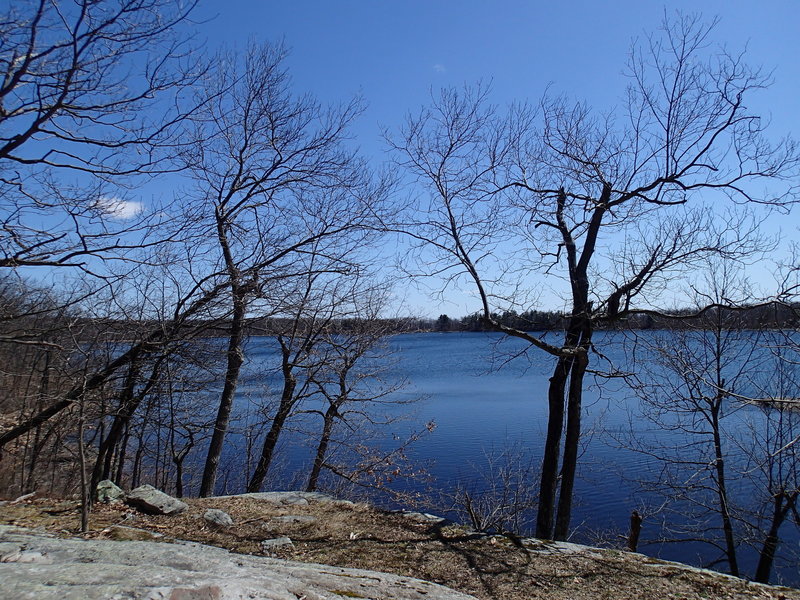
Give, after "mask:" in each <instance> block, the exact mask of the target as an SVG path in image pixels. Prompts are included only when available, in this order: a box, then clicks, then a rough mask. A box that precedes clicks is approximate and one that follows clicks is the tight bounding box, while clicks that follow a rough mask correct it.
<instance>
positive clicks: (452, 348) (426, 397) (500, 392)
mask: <svg viewBox="0 0 800 600" xmlns="http://www.w3.org/2000/svg"><path fill="white" fill-rule="evenodd" d="M639 335H642V336H648V335H651V334H650V333H648V332H639ZM556 339H557V338H555V337H554V338H553V340H554V341H555V340H556ZM595 341H596V345H597V348H598V349H599V350H600V351H602V352H603V353H604V354H605V355H606V357H607V361H608V364H615V365H616V366H617V367H620V368H626V367H629V366H630V365H631V361H632V358H631V352H630V351H631V342H630V340H627V339H626V338H625V337H624V334H622V333H615V332H600V333H598V334H597V335H596V338H595ZM389 347H390V349H391V350H392V352H393V358H392V360H393V361H394V362H393V366H392V368H391V373H390V374H389V375H388V377H389V378H390V379H392V380H395V381H398V380H400V379H405V380H406V381H407V385H406V386H405V387H404V388H403V389H402V390H401V391H399V392H395V395H394V396H393V398H395V399H404V400H414V399H416V401H415V402H414V403H413V404H411V405H404V406H394V405H391V404H390V405H387V406H385V407H383V408H382V410H383V411H384V412H385V413H386V414H390V415H395V416H396V415H399V414H400V413H407V412H409V411H410V412H411V413H412V416H411V417H409V418H408V419H404V420H400V421H398V422H397V423H394V424H393V425H392V426H391V427H389V428H387V429H385V431H384V433H383V434H382V435H383V437H382V438H378V439H377V440H376V441H375V443H376V444H377V445H378V446H379V447H381V446H384V447H386V448H389V447H390V446H391V445H392V444H393V443H396V440H397V439H403V438H404V437H405V436H406V435H408V433H409V432H411V431H416V430H421V429H424V425H425V424H426V423H428V422H429V421H433V422H435V424H436V426H435V429H433V431H432V432H430V433H427V434H425V435H423V436H422V437H421V439H419V440H418V441H416V442H415V443H414V444H412V445H411V446H410V447H409V449H408V452H407V458H408V459H409V461H410V462H412V463H415V464H418V465H421V466H423V467H424V468H425V470H426V472H427V477H425V478H421V479H411V480H408V481H406V480H403V479H397V480H395V481H393V482H392V483H391V485H392V486H396V487H397V489H399V490H401V491H410V492H419V493H424V494H429V493H430V492H431V490H438V491H440V492H444V493H445V495H447V493H452V491H453V490H454V489H455V488H456V487H458V486H462V487H469V488H471V489H472V490H473V491H476V492H479V491H480V490H481V488H482V487H485V485H486V483H485V479H484V478H483V476H482V475H485V473H486V470H487V462H488V461H489V460H491V458H492V457H494V459H495V460H497V457H498V455H499V454H500V453H502V452H503V451H504V450H506V449H512V450H513V454H514V457H513V458H514V460H518V461H521V462H522V463H523V464H525V465H527V464H528V463H531V462H532V463H533V465H534V467H535V466H537V463H538V460H539V458H540V456H541V451H542V445H543V440H544V432H545V427H546V419H547V401H546V389H547V382H548V378H549V375H550V370H551V369H552V364H553V361H552V358H551V357H549V356H547V355H545V354H544V353H543V352H540V351H537V350H535V349H534V350H531V351H530V352H529V353H524V352H522V353H521V351H523V350H524V349H525V346H524V344H523V343H522V342H520V341H519V340H509V339H506V338H505V337H504V336H501V335H499V334H487V333H443V334H437V333H425V334H402V335H397V336H394V337H392V338H391V341H390V342H389ZM520 353H521V354H520ZM514 355H519V356H516V357H515V358H512V356H514ZM275 356H276V352H275V342H274V340H272V339H271V338H253V339H251V340H250V342H249V345H248V347H247V357H248V362H247V367H246V371H245V373H244V376H243V380H242V386H241V389H240V391H239V396H238V402H239V407H240V408H241V407H242V406H244V404H245V399H247V402H252V401H253V399H254V398H256V399H258V397H259V396H261V395H264V394H267V393H268V391H267V390H274V388H275V386H276V385H277V383H278V381H277V380H276V379H275V376H274V375H270V374H268V373H267V372H266V371H265V367H270V368H271V367H272V366H273V364H272V361H273V360H274V359H275ZM592 360H593V361H594V362H593V364H594V366H603V365H605V364H606V361H605V360H599V359H598V358H597V357H593V359H592ZM586 383H587V389H586V391H585V394H584V417H583V429H584V431H585V432H586V436H585V442H584V452H583V454H582V456H581V458H580V465H579V477H578V480H577V482H576V488H575V506H574V509H573V517H572V524H573V527H574V528H575V534H574V537H573V539H574V541H578V542H586V543H598V541H600V540H602V539H606V540H608V539H610V538H617V537H618V536H620V535H624V534H625V533H626V532H627V529H628V523H629V519H630V514H631V511H632V510H634V509H637V510H639V511H640V512H642V513H643V514H645V521H644V524H643V530H642V536H641V540H640V546H639V549H640V551H642V552H644V553H646V554H650V555H654V556H661V557H662V558H666V559H670V560H680V561H684V562H689V563H692V564H701V563H703V562H708V561H710V560H712V559H713V558H715V557H716V556H717V555H716V554H712V553H710V551H709V548H708V546H706V545H704V544H696V543H681V544H672V543H654V541H655V540H658V539H659V538H661V537H664V536H667V537H668V536H669V533H668V531H669V528H670V527H671V526H677V525H680V523H677V521H676V519H680V518H681V517H680V511H681V507H680V506H679V505H678V506H675V507H673V508H675V509H677V516H676V513H675V512H672V513H669V512H661V513H658V514H656V511H655V509H656V508H657V507H659V506H660V505H661V500H660V496H659V495H658V494H657V493H654V492H653V491H651V490H647V489H645V488H643V487H642V485H640V484H639V481H640V480H648V479H652V478H653V477H654V476H655V475H657V474H658V470H659V468H660V463H658V461H656V460H654V459H653V458H650V457H647V456H645V455H643V454H641V453H637V452H633V451H631V450H629V449H627V448H625V447H624V446H625V445H626V444H625V443H624V440H630V439H634V440H639V441H641V440H643V439H653V440H656V439H666V438H669V436H671V435H672V436H675V435H677V434H675V433H667V432H663V431H657V430H654V429H653V427H652V425H651V424H650V423H648V422H646V421H641V420H638V419H637V417H636V415H637V413H638V405H639V402H640V401H639V400H638V398H636V396H635V395H633V394H632V393H631V392H630V390H629V388H628V387H627V386H626V384H625V383H624V382H623V381H622V380H620V379H607V378H603V377H593V376H587V379H586ZM261 403H262V404H263V402H261ZM256 404H258V402H256ZM758 410H760V409H757V408H756V407H741V408H737V410H736V411H731V412H732V416H730V417H728V421H727V422H728V427H729V431H731V432H732V434H731V438H732V439H733V438H735V439H738V441H741V440H742V436H746V435H747V428H746V424H747V423H748V422H749V418H748V415H750V416H751V417H752V416H753V415H754V414H756V411H758ZM305 419H306V422H305V424H303V419H300V420H299V421H298V424H297V425H296V426H295V429H296V431H294V432H288V435H287V437H286V438H285V439H284V441H283V443H282V445H281V449H282V454H281V458H280V460H281V461H282V463H281V464H282V470H281V473H283V474H284V475H283V476H284V477H285V480H284V481H276V480H275V478H274V477H275V475H274V474H273V479H272V480H271V482H272V485H295V486H296V485H298V484H300V482H301V480H300V479H297V478H295V479H292V473H294V472H296V471H297V470H302V471H303V472H304V473H307V468H308V464H309V461H310V456H311V454H310V451H311V446H310V445H309V444H308V443H307V442H302V441H301V440H302V439H305V438H303V437H302V435H301V434H300V432H301V431H303V430H308V429H311V428H313V420H311V421H309V420H308V419H312V417H309V416H308V415H306V417H305ZM664 436H666V438H664ZM231 441H232V442H233V444H232V447H231V448H230V449H229V452H228V455H227V463H228V464H230V465H233V464H234V463H236V462H238V463H239V465H241V460H240V456H239V460H234V454H235V453H236V452H241V451H242V446H241V444H242V443H243V441H242V438H241V436H239V435H238V434H236V433H235V432H234V434H233V436H232V438H231ZM674 441H675V440H673V442H674ZM730 449H731V451H732V452H733V453H734V454H735V448H734V446H730ZM737 460H738V459H736V458H735V457H734V458H733V459H732V460H731V461H730V462H731V464H732V465H734V466H735V465H736V463H737ZM238 470H239V472H241V466H239V467H238ZM534 483H535V482H534ZM731 485H732V488H733V492H732V495H736V494H740V495H742V497H746V496H747V495H748V494H751V493H752V492H753V490H752V489H751V487H750V486H751V485H752V484H751V483H749V482H748V481H745V480H744V479H741V480H740V481H732V484H731ZM734 501H736V498H734ZM429 510H431V511H432V512H437V511H438V512H439V513H442V512H446V510H445V507H444V506H443V505H442V504H441V503H440V504H439V505H435V506H431V507H430V508H429ZM781 533H782V537H783V545H782V547H781V549H780V550H779V554H780V556H781V560H780V561H778V563H776V571H775V573H776V575H777V577H778V578H780V579H781V580H783V581H784V582H786V583H789V584H794V585H800V576H798V573H797V565H796V563H795V562H794V561H795V558H794V555H795V553H796V551H797V550H798V543H800V536H798V528H797V527H796V526H795V525H793V524H791V523H786V524H785V525H784V528H783V529H782V531H781ZM755 560H756V554H755V552H754V551H753V550H752V549H749V548H744V547H743V548H742V549H741V557H740V565H741V566H742V569H743V571H744V572H749V573H752V572H753V567H754V564H755V562H754V561H755ZM774 579H776V577H775V576H773V580H774Z"/></svg>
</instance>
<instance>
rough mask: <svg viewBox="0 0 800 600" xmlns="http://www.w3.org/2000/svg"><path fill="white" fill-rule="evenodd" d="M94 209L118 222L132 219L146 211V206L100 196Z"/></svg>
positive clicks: (131, 201)
mask: <svg viewBox="0 0 800 600" xmlns="http://www.w3.org/2000/svg"><path fill="white" fill-rule="evenodd" d="M94 207H95V208H96V209H97V210H98V211H100V212H101V213H102V214H103V215H105V216H107V217H109V218H111V219H115V220H117V221H127V220H128V219H132V218H134V217H135V216H137V215H138V214H140V213H141V212H142V211H143V210H144V204H142V203H141V202H134V201H133V200H123V199H122V198H114V197H111V196H100V197H99V198H98V199H97V200H96V201H95V203H94Z"/></svg>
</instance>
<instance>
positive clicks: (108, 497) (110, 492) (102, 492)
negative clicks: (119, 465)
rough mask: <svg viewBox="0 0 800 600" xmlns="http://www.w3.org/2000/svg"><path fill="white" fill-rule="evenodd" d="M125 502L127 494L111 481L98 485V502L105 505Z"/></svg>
mask: <svg viewBox="0 0 800 600" xmlns="http://www.w3.org/2000/svg"><path fill="white" fill-rule="evenodd" d="M124 500H125V492H124V491H122V488H121V487H119V486H117V484H116V483H114V482H113V481H111V480H110V479H104V480H103V481H101V482H100V483H98V484H97V501H98V502H102V503H104V504H117V503H119V502H123V501H124Z"/></svg>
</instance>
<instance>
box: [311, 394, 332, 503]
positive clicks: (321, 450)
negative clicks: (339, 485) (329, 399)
mask: <svg viewBox="0 0 800 600" xmlns="http://www.w3.org/2000/svg"><path fill="white" fill-rule="evenodd" d="M338 414H339V411H338V410H337V409H336V406H335V405H333V404H331V405H330V406H328V410H326V411H325V416H324V422H323V425H322V434H321V435H320V438H319V444H317V453H316V456H315V457H314V466H312V467H311V475H309V477H308V485H307V486H306V491H307V492H314V491H316V489H317V482H318V481H319V476H320V473H321V472H322V465H323V464H324V463H325V454H326V453H327V452H328V444H329V443H330V441H331V433H332V432H333V422H334V419H336V416H337V415H338Z"/></svg>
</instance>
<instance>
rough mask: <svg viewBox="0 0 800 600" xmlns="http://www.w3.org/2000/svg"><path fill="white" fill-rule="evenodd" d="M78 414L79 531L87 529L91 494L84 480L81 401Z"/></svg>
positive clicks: (82, 404) (82, 405) (83, 421)
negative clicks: (79, 471)
mask: <svg viewBox="0 0 800 600" xmlns="http://www.w3.org/2000/svg"><path fill="white" fill-rule="evenodd" d="M79 411H80V412H79V414H78V466H79V468H80V470H81V533H86V532H87V531H89V503H90V502H91V494H89V486H88V482H87V481H86V443H85V441H84V439H83V435H84V424H85V420H84V403H83V401H81V403H80V408H79Z"/></svg>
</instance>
